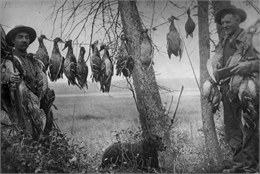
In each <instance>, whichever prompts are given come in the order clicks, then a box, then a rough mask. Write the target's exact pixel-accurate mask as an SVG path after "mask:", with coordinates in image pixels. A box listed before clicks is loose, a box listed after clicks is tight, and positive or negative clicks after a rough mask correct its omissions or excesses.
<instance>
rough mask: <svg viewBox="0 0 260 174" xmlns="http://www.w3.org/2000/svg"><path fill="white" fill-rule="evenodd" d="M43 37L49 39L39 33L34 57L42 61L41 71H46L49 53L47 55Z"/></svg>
mask: <svg viewBox="0 0 260 174" xmlns="http://www.w3.org/2000/svg"><path fill="white" fill-rule="evenodd" d="M43 39H46V40H49V39H47V38H46V36H45V35H41V36H40V37H38V41H39V47H38V50H37V52H36V59H38V60H40V61H42V63H43V64H44V68H43V71H44V72H45V73H46V71H47V69H48V66H49V61H50V60H49V59H50V58H49V55H48V51H47V49H46V47H45V45H44V43H43Z"/></svg>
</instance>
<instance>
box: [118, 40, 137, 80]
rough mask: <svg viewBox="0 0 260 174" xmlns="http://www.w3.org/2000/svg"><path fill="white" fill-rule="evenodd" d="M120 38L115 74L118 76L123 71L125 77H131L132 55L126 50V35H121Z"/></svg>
mask: <svg viewBox="0 0 260 174" xmlns="http://www.w3.org/2000/svg"><path fill="white" fill-rule="evenodd" d="M120 39H121V45H120V47H119V50H118V54H117V56H116V70H117V71H116V75H117V76H118V75H121V73H123V75H124V76H125V77H131V75H132V72H133V69H134V63H135V62H134V59H133V57H132V56H131V55H129V54H128V52H127V48H126V41H127V39H126V37H125V36H124V35H121V37H120Z"/></svg>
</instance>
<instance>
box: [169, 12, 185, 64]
mask: <svg viewBox="0 0 260 174" xmlns="http://www.w3.org/2000/svg"><path fill="white" fill-rule="evenodd" d="M174 20H179V19H178V18H176V17H175V16H171V17H170V18H169V19H168V21H169V22H170V23H171V24H170V27H169V33H167V37H166V38H167V52H168V56H169V58H171V54H174V55H175V56H176V57H177V56H180V60H181V57H182V53H183V43H182V40H181V38H180V34H179V32H178V31H177V29H176V27H175V25H174Z"/></svg>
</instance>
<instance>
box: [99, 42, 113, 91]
mask: <svg viewBox="0 0 260 174" xmlns="http://www.w3.org/2000/svg"><path fill="white" fill-rule="evenodd" d="M108 48H109V47H108V46H107V45H101V46H100V51H101V50H104V54H103V56H102V62H101V78H100V88H101V91H102V92H109V91H110V85H111V80H112V76H113V74H114V68H113V63H112V60H111V57H110V55H109V52H108Z"/></svg>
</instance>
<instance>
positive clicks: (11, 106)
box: [1, 25, 55, 139]
mask: <svg viewBox="0 0 260 174" xmlns="http://www.w3.org/2000/svg"><path fill="white" fill-rule="evenodd" d="M35 39H36V32H35V30H34V29H33V28H31V27H27V26H21V25H20V26H16V27H14V28H13V29H12V30H10V31H9V32H8V33H7V35H6V38H5V40H4V38H3V34H2V49H3V41H6V43H7V45H6V47H5V48H4V49H5V50H4V51H5V52H4V53H5V55H3V51H2V52H1V53H2V55H1V58H2V59H1V88H2V89H1V90H2V91H1V93H2V95H1V109H2V110H4V111H5V112H6V113H7V114H8V116H9V118H10V120H11V121H12V123H13V124H14V125H17V127H18V128H20V129H22V130H23V131H25V132H26V134H29V135H32V136H33V138H34V139H38V138H39V136H40V135H41V134H42V133H44V132H49V131H50V128H51V126H52V120H53V119H52V112H51V111H50V106H51V105H52V103H53V101H54V98H55V94H54V91H53V90H50V89H49V88H48V80H47V76H46V74H45V73H44V72H43V70H42V63H41V62H40V60H37V59H36V58H35V56H34V55H33V54H32V53H29V54H28V53H27V48H28V47H29V45H30V44H31V43H32V42H33V41H34V40H35ZM46 95H48V96H46ZM43 105H48V106H43ZM46 121H47V123H46ZM46 124H47V125H46ZM46 127H48V129H49V130H46Z"/></svg>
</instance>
